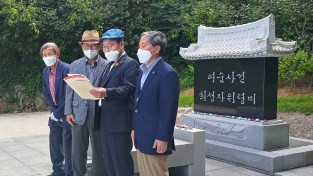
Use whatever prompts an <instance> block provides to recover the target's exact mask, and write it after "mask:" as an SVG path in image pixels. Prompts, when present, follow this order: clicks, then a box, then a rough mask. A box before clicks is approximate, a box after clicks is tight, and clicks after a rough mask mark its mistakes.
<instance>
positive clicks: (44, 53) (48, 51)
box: [42, 46, 59, 58]
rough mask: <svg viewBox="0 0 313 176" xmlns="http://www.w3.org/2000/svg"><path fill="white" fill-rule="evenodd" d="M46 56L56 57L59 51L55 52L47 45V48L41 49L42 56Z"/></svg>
mask: <svg viewBox="0 0 313 176" xmlns="http://www.w3.org/2000/svg"><path fill="white" fill-rule="evenodd" d="M47 56H56V58H58V56H59V53H55V51H54V49H53V47H52V46H49V47H48V48H46V49H44V50H43V51H42V57H47Z"/></svg>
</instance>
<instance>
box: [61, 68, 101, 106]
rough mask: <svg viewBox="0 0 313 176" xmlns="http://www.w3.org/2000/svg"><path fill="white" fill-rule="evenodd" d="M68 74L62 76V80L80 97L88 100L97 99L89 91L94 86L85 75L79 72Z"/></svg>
mask: <svg viewBox="0 0 313 176" xmlns="http://www.w3.org/2000/svg"><path fill="white" fill-rule="evenodd" d="M68 75H69V76H67V77H65V78H64V81H65V82H66V83H67V85H69V86H70V87H71V88H72V89H73V90H74V91H75V92H76V93H77V94H78V95H79V96H80V97H81V98H83V99H89V100H97V99H99V98H96V97H95V96H93V95H92V94H91V93H90V92H89V91H90V90H92V89H93V88H94V86H93V85H92V84H91V83H90V82H89V80H88V78H86V76H84V75H81V74H68Z"/></svg>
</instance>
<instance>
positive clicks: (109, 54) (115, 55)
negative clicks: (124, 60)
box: [104, 50, 119, 62]
mask: <svg viewBox="0 0 313 176" xmlns="http://www.w3.org/2000/svg"><path fill="white" fill-rule="evenodd" d="M104 55H105V57H106V58H107V59H108V61H113V62H115V61H117V59H118V55H119V52H118V50H115V51H109V52H105V53H104Z"/></svg>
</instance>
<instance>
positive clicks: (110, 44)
mask: <svg viewBox="0 0 313 176" xmlns="http://www.w3.org/2000/svg"><path fill="white" fill-rule="evenodd" d="M100 43H101V44H102V46H103V52H104V53H105V56H106V58H107V59H108V60H109V61H110V64H111V65H110V66H109V67H108V68H107V69H106V71H105V73H104V74H103V75H102V81H101V84H100V88H95V89H93V90H91V91H90V93H92V94H93V95H94V96H95V97H97V98H102V100H101V101H100V105H101V114H100V116H98V118H100V137H101V142H102V149H103V151H104V161H105V167H106V169H107V175H108V176H133V174H134V166H133V160H132V156H131V154H130V152H131V150H132V140H131V137H130V132H131V129H132V127H131V126H132V125H131V124H132V113H133V111H134V93H135V84H136V80H137V75H138V72H139V69H138V67H139V64H138V62H137V61H136V60H134V59H132V58H130V57H129V56H128V55H127V54H126V52H125V50H124V45H125V43H124V33H123V31H121V30H119V29H110V30H108V31H106V32H105V33H104V34H103V36H102V37H101V39H100Z"/></svg>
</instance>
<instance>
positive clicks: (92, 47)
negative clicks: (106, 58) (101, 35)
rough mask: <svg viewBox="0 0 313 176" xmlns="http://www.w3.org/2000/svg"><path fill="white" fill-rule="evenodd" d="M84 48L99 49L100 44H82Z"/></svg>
mask: <svg viewBox="0 0 313 176" xmlns="http://www.w3.org/2000/svg"><path fill="white" fill-rule="evenodd" d="M81 46H82V48H83V49H98V48H99V45H98V44H86V43H84V44H82V45H81Z"/></svg>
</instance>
